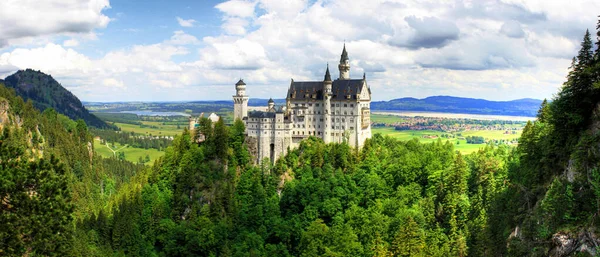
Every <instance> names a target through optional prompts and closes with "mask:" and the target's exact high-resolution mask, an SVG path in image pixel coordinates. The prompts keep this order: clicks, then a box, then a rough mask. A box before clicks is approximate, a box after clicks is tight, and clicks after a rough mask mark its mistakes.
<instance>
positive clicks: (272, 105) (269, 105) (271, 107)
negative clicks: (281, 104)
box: [267, 98, 275, 111]
mask: <svg viewBox="0 0 600 257" xmlns="http://www.w3.org/2000/svg"><path fill="white" fill-rule="evenodd" d="M267 106H268V107H269V109H268V110H267V111H275V108H273V107H275V101H273V98H269V102H268V103H267Z"/></svg>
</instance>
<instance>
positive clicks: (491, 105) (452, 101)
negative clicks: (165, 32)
mask: <svg viewBox="0 0 600 257" xmlns="http://www.w3.org/2000/svg"><path fill="white" fill-rule="evenodd" d="M273 100H274V101H275V105H283V104H285V101H286V100H285V99H273ZM267 101H268V99H261V98H251V99H250V100H249V101H248V106H266V105H267ZM160 103H161V102H155V103H154V104H158V105H160ZM172 103H173V102H164V105H165V106H162V108H158V109H156V111H181V110H179V109H181V107H182V106H185V109H193V108H194V107H193V105H202V106H204V107H206V105H213V106H214V107H215V108H217V109H222V108H233V101H232V100H215V101H193V102H180V105H181V106H179V105H173V104H172ZM541 103H542V101H541V100H537V99H530V98H524V99H518V100H512V101H489V100H484V99H474V98H466V97H454V96H430V97H427V98H423V99H417V98H412V97H405V98H398V99H393V100H390V101H375V102H371V110H373V111H421V112H444V113H465V114H488V115H505V116H527V117H533V116H535V115H536V114H537V111H538V109H539V107H540V104H541ZM99 104H100V105H101V104H104V103H86V105H87V106H95V105H99ZM112 104H115V103H112ZM190 105H191V106H190ZM167 107H168V108H167ZM127 108H129V107H127V106H125V107H123V108H121V109H119V110H130V109H127ZM169 108H170V109H169Z"/></svg>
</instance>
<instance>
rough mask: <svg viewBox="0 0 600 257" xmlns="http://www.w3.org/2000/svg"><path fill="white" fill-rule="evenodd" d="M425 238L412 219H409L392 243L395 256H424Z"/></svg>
mask: <svg viewBox="0 0 600 257" xmlns="http://www.w3.org/2000/svg"><path fill="white" fill-rule="evenodd" d="M424 248H425V236H424V234H423V232H422V231H421V228H420V227H419V225H418V224H417V223H416V222H415V220H414V219H413V218H412V217H410V216H409V217H408V218H407V219H406V221H405V222H404V224H403V225H402V226H401V228H400V230H398V232H396V235H395V236H394V241H393V242H392V253H393V254H394V256H411V257H412V256H424V254H425V250H424Z"/></svg>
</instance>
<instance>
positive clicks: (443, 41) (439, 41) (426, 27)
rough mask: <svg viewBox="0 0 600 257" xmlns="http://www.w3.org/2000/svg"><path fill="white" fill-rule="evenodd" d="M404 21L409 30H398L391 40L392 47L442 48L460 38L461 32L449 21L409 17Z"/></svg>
mask: <svg viewBox="0 0 600 257" xmlns="http://www.w3.org/2000/svg"><path fill="white" fill-rule="evenodd" d="M404 20H405V21H406V23H407V24H408V26H409V29H399V30H397V31H396V35H395V36H394V37H393V38H391V40H390V43H391V44H392V45H397V46H403V47H408V48H413V49H418V48H440V47H444V46H446V45H447V44H449V43H450V42H452V41H454V40H457V39H458V37H459V33H460V30H459V29H458V27H457V26H456V24H454V22H452V21H449V20H441V19H438V18H436V17H423V18H417V17H415V16H408V17H406V18H404Z"/></svg>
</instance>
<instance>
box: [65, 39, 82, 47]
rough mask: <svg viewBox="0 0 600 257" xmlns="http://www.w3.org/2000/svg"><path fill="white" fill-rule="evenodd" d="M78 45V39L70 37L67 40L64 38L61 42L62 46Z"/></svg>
mask: <svg viewBox="0 0 600 257" xmlns="http://www.w3.org/2000/svg"><path fill="white" fill-rule="evenodd" d="M78 45H79V40H77V39H74V38H71V39H69V40H65V42H63V46H66V47H74V46H78Z"/></svg>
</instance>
